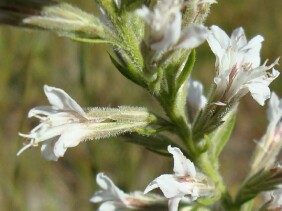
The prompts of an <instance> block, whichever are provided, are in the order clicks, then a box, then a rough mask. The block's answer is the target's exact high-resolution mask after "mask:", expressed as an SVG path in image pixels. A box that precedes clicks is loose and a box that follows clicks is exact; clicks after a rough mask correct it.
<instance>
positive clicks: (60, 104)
mask: <svg viewBox="0 0 282 211" xmlns="http://www.w3.org/2000/svg"><path fill="white" fill-rule="evenodd" d="M44 92H45V94H46V96H47V98H48V100H49V103H50V104H51V105H52V106H54V107H55V108H57V109H62V110H73V111H76V112H78V113H79V114H81V115H82V116H85V112H84V111H83V109H82V108H81V107H80V105H78V103H77V102H75V100H74V99H72V98H71V97H70V96H69V95H68V94H67V93H66V92H65V91H64V90H62V89H58V88H55V87H51V86H47V85H44Z"/></svg>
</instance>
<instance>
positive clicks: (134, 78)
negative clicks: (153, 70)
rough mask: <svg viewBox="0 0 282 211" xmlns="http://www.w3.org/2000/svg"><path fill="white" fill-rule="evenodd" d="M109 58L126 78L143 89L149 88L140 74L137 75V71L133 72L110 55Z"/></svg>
mask: <svg viewBox="0 0 282 211" xmlns="http://www.w3.org/2000/svg"><path fill="white" fill-rule="evenodd" d="M109 56H110V59H111V61H112V63H113V64H114V65H115V67H116V68H117V69H118V71H119V72H120V73H121V74H122V75H123V76H124V77H126V78H127V79H129V80H131V81H133V82H134V83H136V84H139V85H140V86H142V87H146V86H147V85H146V83H145V82H144V81H143V78H142V77H141V76H140V74H137V73H136V71H135V70H131V69H130V68H129V67H128V66H127V67H126V66H125V64H120V63H119V62H118V61H117V60H116V59H115V58H113V57H112V55H110V54H109Z"/></svg>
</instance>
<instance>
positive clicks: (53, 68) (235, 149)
mask: <svg viewBox="0 0 282 211" xmlns="http://www.w3.org/2000/svg"><path fill="white" fill-rule="evenodd" d="M70 2H71V1H70ZM72 3H73V4H74V5H77V6H79V7H81V8H83V9H85V10H86V11H88V12H93V11H96V9H95V5H94V3H93V1H86V0H85V1H72ZM281 8H282V1H280V0H268V1H267V0H225V1H224V0H219V1H218V4H216V5H214V6H213V7H212V10H211V14H210V16H209V18H208V21H207V23H206V25H208V26H210V25H213V24H215V25H218V26H220V27H222V28H223V29H224V30H225V31H226V32H227V33H228V34H230V33H231V32H232V30H233V29H235V28H237V27H239V26H243V27H244V29H245V31H246V34H247V36H248V38H249V39H250V38H252V37H253V36H255V35H257V34H261V35H263V36H264V37H265V42H264V45H263V48H262V58H263V59H262V60H263V61H264V60H265V59H267V58H269V59H270V62H272V61H274V60H275V59H276V58H277V57H278V56H281V55H282V41H281V38H282V13H281ZM107 50H108V49H107V48H106V46H105V45H86V44H81V43H76V42H72V41H70V40H68V39H65V38H63V37H58V36H57V35H55V34H53V33H48V32H42V31H30V30H23V29H17V28H14V27H8V26H1V27H0V58H1V59H0V61H1V62H0V100H1V101H0V111H1V113H0V121H1V127H0V209H1V210H29V211H37V210H43V211H44V210H95V206H94V205H92V204H91V203H89V199H90V197H91V196H92V194H93V193H94V192H95V191H96V190H97V186H96V182H95V175H96V174H97V172H100V171H102V172H105V173H106V174H107V175H109V176H110V177H111V178H112V179H113V181H114V182H115V183H116V184H118V185H119V186H120V187H121V188H122V189H124V190H126V191H133V190H135V189H139V190H143V189H144V187H145V186H146V185H147V184H148V183H149V182H150V181H151V180H152V179H154V178H155V177H156V176H158V175H160V174H161V173H165V172H167V173H169V172H171V171H172V163H171V160H170V159H167V158H163V157H160V156H159V155H155V154H153V153H151V152H148V151H146V150H145V149H143V148H141V147H139V146H135V145H131V144H126V143H124V142H123V140H122V139H113V140H100V141H92V142H86V143H82V144H80V145H79V146H78V147H75V148H72V149H68V150H67V152H66V155H65V157H64V158H62V159H60V160H59V161H58V162H48V161H45V160H44V159H43V158H42V157H41V154H40V147H37V148H32V149H30V150H27V151H25V152H24V153H23V154H22V155H21V156H20V157H16V156H15V155H16V153H17V151H18V150H19V149H20V148H21V147H22V143H23V140H22V139H21V138H19V136H18V135H17V133H18V132H19V131H20V132H23V133H27V132H28V131H29V130H30V129H31V128H32V127H33V126H35V125H36V124H37V121H36V120H34V119H27V118H26V115H27V112H28V110H29V109H30V108H32V107H34V106H37V105H42V104H47V100H46V97H45V96H44V94H43V85H44V84H48V85H51V86H56V87H59V88H62V89H64V90H65V91H66V92H68V93H69V94H70V95H71V96H72V97H73V98H74V99H76V100H77V102H79V103H80V105H82V106H85V107H87V106H117V105H136V106H146V107H148V108H150V109H152V110H155V111H157V110H156V109H158V108H159V107H158V105H157V103H156V102H155V101H154V99H153V98H152V97H150V96H149V95H148V93H146V92H145V91H144V90H142V89H141V88H139V87H137V86H136V85H134V84H133V83H131V82H129V81H127V80H126V79H125V78H123V77H122V76H121V75H120V74H119V72H118V71H117V70H115V68H114V67H113V65H112V64H111V63H110V60H109V58H108V55H107ZM214 61H215V58H214V56H213V55H212V53H211V51H209V49H208V46H207V44H205V45H203V46H201V47H200V48H199V50H198V54H197V64H196V67H195V70H194V73H193V74H194V77H195V78H197V79H200V80H202V81H203V82H204V83H205V84H206V85H207V86H208V84H209V83H210V82H211V81H212V78H213V75H214ZM278 69H281V68H280V67H278ZM281 82H282V78H281V77H280V78H279V79H277V80H276V81H275V82H274V83H273V84H272V85H271V88H272V89H273V90H275V91H276V92H277V93H278V94H279V95H280V96H282V85H281ZM128 90H130V92H128ZM206 91H207V88H206ZM264 111H265V108H262V107H260V106H259V105H258V104H257V103H256V102H255V101H254V100H253V99H252V98H251V97H250V96H246V97H245V98H244V99H243V101H242V103H241V104H240V107H239V113H238V121H237V125H236V128H235V131H234V134H233V137H232V140H231V141H230V143H229V144H228V146H227V147H226V149H225V151H224V153H223V155H222V157H221V158H222V162H221V170H222V173H223V175H224V177H225V180H226V182H227V183H228V184H229V186H230V187H231V189H232V190H233V191H234V190H236V188H237V187H238V184H239V181H240V180H241V179H242V178H243V177H244V174H245V173H246V171H247V169H248V160H249V159H250V157H251V151H252V149H253V147H254V146H255V143H254V142H253V140H254V139H259V138H260V136H261V135H262V134H263V133H264V131H265V127H266V124H267V121H266V115H265V112H264Z"/></svg>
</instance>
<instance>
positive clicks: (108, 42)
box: [68, 35, 119, 46]
mask: <svg viewBox="0 0 282 211" xmlns="http://www.w3.org/2000/svg"><path fill="white" fill-rule="evenodd" d="M68 38H70V39H71V40H73V41H77V42H83V43H93V44H113V45H115V46H119V45H118V44H117V43H115V42H113V41H110V40H103V39H100V38H93V39H91V38H81V37H76V36H73V35H72V36H68Z"/></svg>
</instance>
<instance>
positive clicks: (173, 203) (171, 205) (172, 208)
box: [168, 197, 181, 211]
mask: <svg viewBox="0 0 282 211" xmlns="http://www.w3.org/2000/svg"><path fill="white" fill-rule="evenodd" d="M180 200H181V197H174V198H171V199H169V200H168V210H169V211H177V210H178V205H179V202H180Z"/></svg>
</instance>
